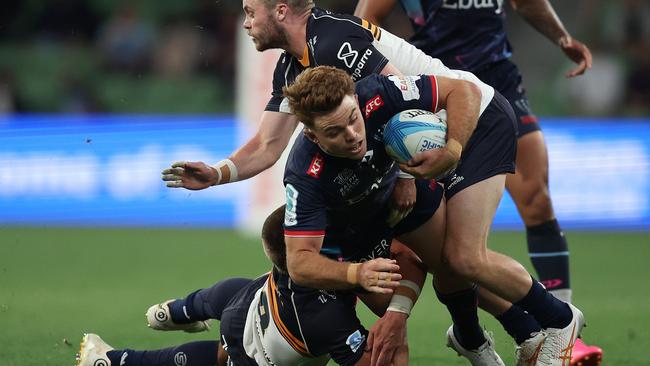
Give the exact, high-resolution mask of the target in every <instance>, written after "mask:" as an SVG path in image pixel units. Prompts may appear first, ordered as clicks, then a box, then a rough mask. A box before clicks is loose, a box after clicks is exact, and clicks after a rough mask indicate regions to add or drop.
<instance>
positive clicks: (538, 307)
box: [514, 278, 573, 328]
mask: <svg viewBox="0 0 650 366" xmlns="http://www.w3.org/2000/svg"><path fill="white" fill-rule="evenodd" d="M514 305H518V306H520V307H521V308H522V309H523V310H525V311H527V312H528V314H530V315H532V316H533V317H535V320H537V322H538V323H539V325H540V326H541V327H542V328H564V327H566V326H567V325H569V323H570V322H571V319H572V318H573V314H572V313H571V309H570V308H569V305H567V304H566V303H565V302H563V301H560V300H558V299H556V298H555V297H554V296H553V295H551V294H550V293H549V292H548V291H546V289H545V288H544V286H542V284H541V283H539V282H537V281H536V280H535V279H534V278H533V285H532V286H531V287H530V290H528V294H526V296H524V297H523V298H522V299H521V300H519V301H517V302H516V303H515V304H514Z"/></svg>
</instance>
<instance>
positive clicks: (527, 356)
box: [515, 331, 546, 366]
mask: <svg viewBox="0 0 650 366" xmlns="http://www.w3.org/2000/svg"><path fill="white" fill-rule="evenodd" d="M545 341H546V333H545V332H544V331H541V332H535V333H533V334H532V335H531V337H530V338H528V339H526V340H525V341H523V342H521V343H520V344H519V345H517V348H515V362H516V365H517V366H535V365H537V358H538V357H539V352H540V351H541V349H542V346H543V345H544V342H545Z"/></svg>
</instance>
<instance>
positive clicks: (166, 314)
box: [145, 300, 210, 333]
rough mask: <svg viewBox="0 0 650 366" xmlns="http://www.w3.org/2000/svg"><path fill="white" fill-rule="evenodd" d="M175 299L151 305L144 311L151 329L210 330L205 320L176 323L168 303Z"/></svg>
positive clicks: (192, 331)
mask: <svg viewBox="0 0 650 366" xmlns="http://www.w3.org/2000/svg"><path fill="white" fill-rule="evenodd" d="M172 301H175V300H167V301H165V302H163V303H160V304H156V305H152V306H151V307H150V308H149V309H148V310H147V312H146V314H145V315H146V316H147V325H148V326H149V328H151V329H155V330H163V331H171V330H182V331H184V332H187V333H198V332H206V331H208V330H210V324H209V322H208V321H207V320H206V321H195V322H192V323H185V324H177V323H174V321H173V320H172V316H171V313H170V311H169V306H168V304H169V303H170V302H172Z"/></svg>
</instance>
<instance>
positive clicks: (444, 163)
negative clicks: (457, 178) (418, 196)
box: [399, 147, 460, 180]
mask: <svg viewBox="0 0 650 366" xmlns="http://www.w3.org/2000/svg"><path fill="white" fill-rule="evenodd" d="M459 158H460V156H457V154H454V153H453V152H452V151H450V150H449V149H448V148H447V147H442V148H439V149H431V150H427V151H423V152H420V153H417V154H416V155H415V156H414V157H413V158H412V159H411V160H409V161H408V162H407V164H400V165H399V168H400V169H401V170H402V171H403V172H406V173H409V174H411V175H413V176H414V177H416V178H420V179H431V178H435V179H436V180H439V179H441V178H443V177H445V176H446V175H447V174H449V172H450V171H452V170H453V169H454V168H456V165H458V160H459Z"/></svg>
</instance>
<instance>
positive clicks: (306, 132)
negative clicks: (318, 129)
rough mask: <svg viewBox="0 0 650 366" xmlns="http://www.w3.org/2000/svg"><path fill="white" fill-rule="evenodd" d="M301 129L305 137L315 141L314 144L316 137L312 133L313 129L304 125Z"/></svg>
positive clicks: (316, 141) (316, 140)
mask: <svg viewBox="0 0 650 366" xmlns="http://www.w3.org/2000/svg"><path fill="white" fill-rule="evenodd" d="M302 131H303V133H304V134H305V137H306V138H307V139H308V140H309V141H311V142H313V143H315V144H317V143H318V137H316V134H315V133H314V131H312V130H311V129H310V128H309V127H305V129H304V130H302Z"/></svg>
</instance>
